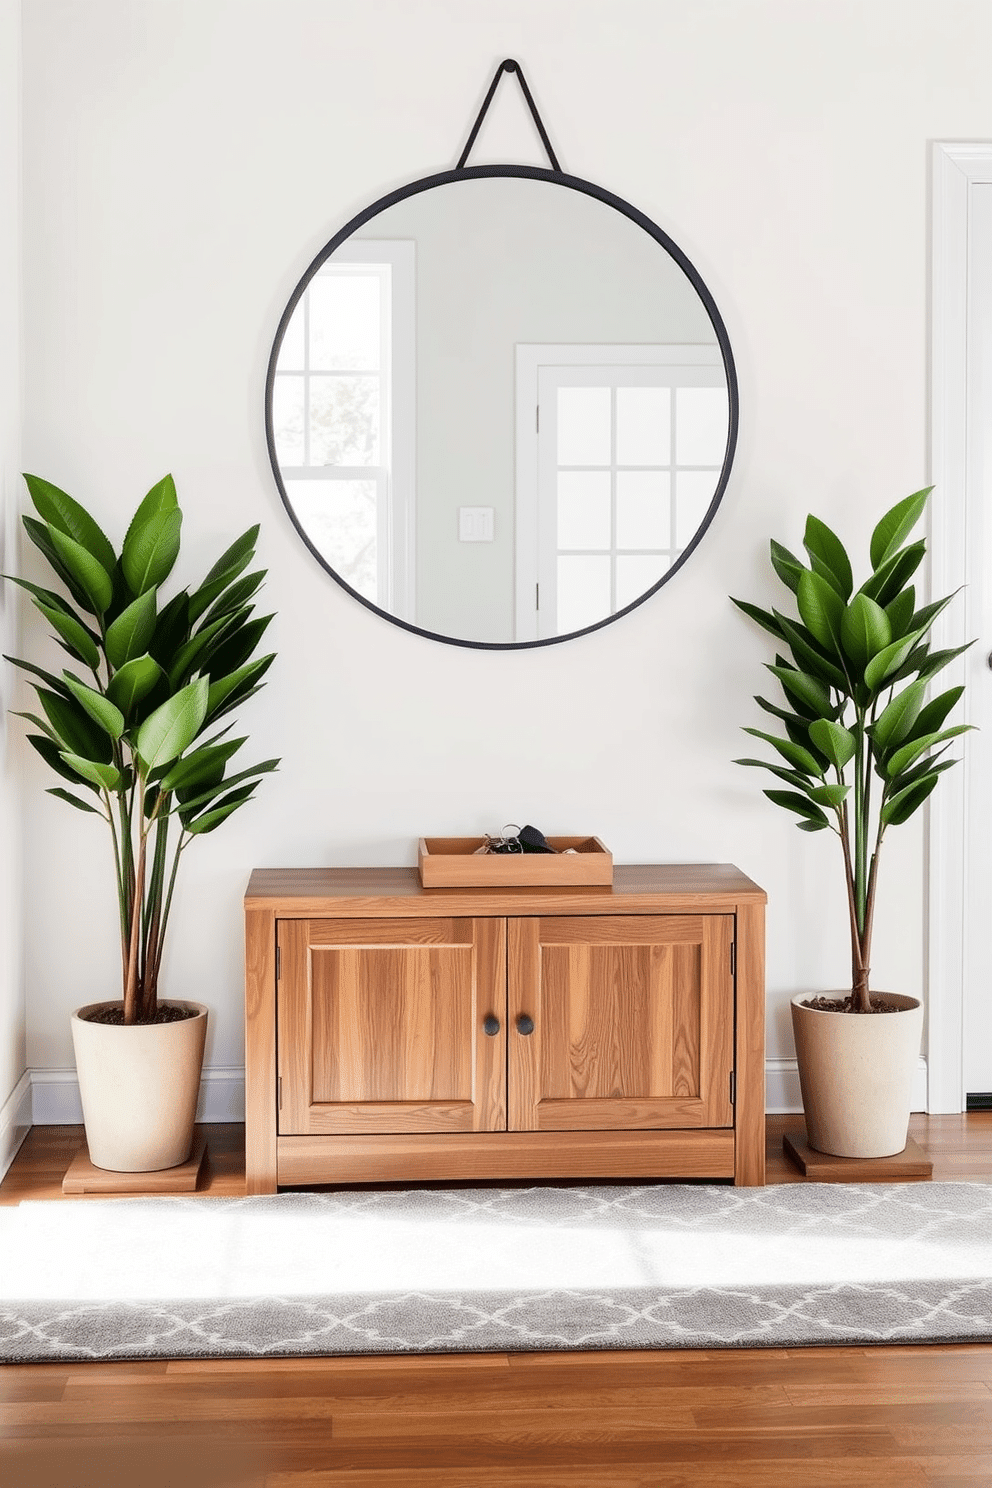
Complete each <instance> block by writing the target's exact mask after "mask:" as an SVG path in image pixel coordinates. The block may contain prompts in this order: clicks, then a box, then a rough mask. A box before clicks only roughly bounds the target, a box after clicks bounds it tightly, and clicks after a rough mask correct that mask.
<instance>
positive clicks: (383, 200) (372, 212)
mask: <svg viewBox="0 0 992 1488" xmlns="http://www.w3.org/2000/svg"><path fill="white" fill-rule="evenodd" d="M492 177H497V178H500V177H518V178H520V179H522V180H527V181H547V182H548V184H549V185H552V186H564V187H566V188H567V189H569V190H571V191H581V192H583V193H584V194H585V195H586V196H592V197H595V198H596V200H597V201H601V202H604V203H605V204H606V205H607V206H608V207H612V208H613V209H614V210H615V211H617V212H620V213H621V214H622V215H623V216H624V217H628V218H630V220H631V221H632V222H635V223H636V224H637V226H638V227H640V228H642V229H643V230H644V232H646V233H648V234H649V236H650V237H652V238H654V240H655V242H657V243H658V244H659V245H660V246H661V247H662V248H663V249H664V250H665V252H666V253H668V255H669V256H670V257H671V258H673V259H674V260H675V262H676V263H677V264H678V266H679V268H680V269H681V270H682V272H683V273H684V274H685V276H686V278H687V279H688V280H689V282H690V284H691V285H692V287H693V288H694V289H695V291H696V293H697V294H698V296H699V298H700V300H701V301H702V303H703V305H704V307H705V309H706V313H707V315H708V316H709V318H710V322H711V324H712V326H713V329H714V331H715V332H716V338H717V342H718V344H719V347H720V355H721V357H722V358H723V368H724V374H725V376H726V379H727V398H728V409H729V422H728V429H727V445H726V450H725V452H724V457H723V466H722V468H721V471H720V477H719V479H718V481H717V484H716V490H715V491H714V493H713V499H712V501H711V502H710V504H709V506H708V508H707V510H706V515H705V516H704V517H703V520H702V522H701V523H700V524H699V526H698V528H697V529H696V531H695V533H694V534H693V538H692V541H691V542H690V543H689V546H688V547H687V548H684V549H683V551H682V552H681V553H680V554H679V556H678V558H677V559H676V560H675V562H674V563H673V564H672V566H671V568H670V569H668V571H667V573H665V574H663V575H662V577H661V578H660V579H659V580H658V582H657V583H656V584H653V585H652V587H651V588H650V589H646V590H645V591H644V593H643V594H641V595H639V596H638V598H637V599H635V600H632V601H631V603H630V604H629V605H625V606H624V608H623V609H622V610H617V611H616V612H615V613H614V614H612V615H607V616H606V617H605V618H604V619H602V620H597V621H596V623H595V624H594V625H587V626H585V627H583V629H581V630H571V631H568V632H567V633H566V634H565V635H558V636H544V637H542V638H541V639H540V640H534V641H470V640H465V639H463V638H462V637H460V636H450V635H441V634H439V633H438V632H437V631H433V630H426V629H424V627H423V626H420V625H414V624H413V623H412V622H411V621H409V620H401V619H400V618H399V617H398V616H396V615H391V614H390V613H389V611H388V610H384V609H382V608H381V607H380V606H379V605H377V604H373V603H372V601H371V600H370V599H366V598H365V596H364V595H362V594H359V593H358V591H357V590H356V589H353V588H352V587H351V585H350V584H349V583H347V582H346V580H344V579H343V578H342V577H341V575H340V574H339V573H337V572H336V571H335V569H333V568H332V567H331V565H330V564H329V563H328V562H327V560H326V559H325V558H324V557H323V555H322V554H321V553H320V552H318V550H317V548H316V547H315V546H314V544H313V543H312V542H311V540H310V538H309V537H308V535H307V533H306V532H305V531H304V530H303V528H302V526H301V525H300V522H299V520H298V518H297V516H296V513H295V511H294V510H293V506H292V503H291V502H290V500H289V497H288V495H287V494H286V488H285V486H284V484H283V479H282V472H281V471H280V468H279V462H278V459H277V457H276V447H275V433H274V430H273V426H272V395H273V389H274V386H275V375H276V366H277V363H278V360H279V352H280V350H281V348H282V343H283V338H284V336H285V334H286V330H287V328H288V326H289V322H290V320H291V319H292V316H293V312H294V311H295V309H296V306H297V305H298V304H299V301H300V299H301V297H302V295H303V293H304V291H305V290H306V288H307V286H308V285H309V283H310V280H311V279H312V278H313V276H314V274H316V272H317V270H318V269H319V268H320V267H321V265H322V264H324V263H325V262H326V260H327V259H328V258H329V257H330V256H331V254H332V253H333V252H334V251H335V249H336V248H340V246H341V244H342V243H345V242H346V241H347V240H348V238H350V237H351V235H352V233H354V232H356V231H357V230H358V228H360V227H364V226H365V224H366V223H367V222H370V221H371V220H372V218H374V217H378V216H379V214H380V213H381V212H384V211H385V210H386V209H387V208H388V207H392V206H395V205H396V203H397V202H401V201H405V200H406V199H407V198H408V197H411V196H417V195H419V194H420V193H421V192H423V191H431V190H433V188H434V187H436V186H447V185H449V184H450V183H452V182H455V181H476V180H481V179H486V178H492ZM739 419H740V400H739V394H738V388H737V370H736V368H735V366H734V358H733V353H732V351H731V349H730V338H729V336H728V335H727V328H726V326H725V325H724V323H723V318H722V316H721V315H720V312H719V310H718V309H717V307H716V302H715V301H714V299H713V296H712V295H711V294H710V292H709V290H708V289H707V287H706V285H705V283H704V282H703V280H702V279H701V278H700V275H699V273H698V271H697V269H696V267H695V265H694V264H693V263H692V262H691V261H690V260H689V259H688V258H687V257H686V255H685V254H684V253H683V252H682V249H681V248H680V247H679V246H678V244H677V243H674V242H673V241H672V239H671V238H670V237H669V236H668V234H667V233H666V232H664V231H663V229H662V228H660V227H659V226H658V225H657V223H655V222H652V221H651V219H650V217H645V215H644V213H643V212H639V211H638V209H637V208H636V207H632V206H631V205H630V203H629V202H626V201H624V200H623V198H622V197H619V196H615V195H614V194H613V192H612V191H607V190H605V188H604V187H602V186H597V185H595V184H594V183H593V182H592V181H585V180H583V179H582V177H581V176H570V175H567V174H565V172H563V171H557V170H546V169H544V168H543V167H541V166H530V165H476V166H462V167H460V168H458V169H456V170H450V171H442V172H441V173H440V174H438V175H433V176H422V177H421V178H420V179H418V180H416V181H411V182H409V184H408V185H406V186H401V187H399V188H398V189H397V190H395V191H391V192H389V193H388V194H387V195H386V196H383V197H380V198H379V200H378V201H375V202H373V203H372V204H371V205H370V206H368V207H366V208H365V209H364V210H363V211H361V212H359V213H358V215H357V216H356V217H353V218H352V219H351V221H350V222H347V223H346V224H345V226H344V227H343V228H341V230H340V232H337V233H335V235H334V237H333V238H331V240H330V242H329V243H326V244H325V246H324V247H323V248H322V249H321V250H320V252H319V253H318V254H317V256H316V258H314V259H313V261H312V262H311V263H310V265H309V266H308V268H307V269H306V272H305V273H304V274H303V276H302V278H301V279H300V281H299V283H298V284H297V286H296V288H295V289H294V290H293V293H292V295H291V296H290V299H289V304H288V305H287V306H286V309H285V310H284V311H283V314H282V318H281V319H280V321H279V326H278V329H277V330H276V335H275V340H274V342H273V344H272V352H271V354H270V356H269V365H268V369H267V371H266V375H265V440H266V444H267V446H268V451H269V463H270V464H271V466H272V473H273V475H274V476H275V481H276V488H277V489H278V492H279V495H280V497H281V499H282V503H283V505H284V506H285V508H286V511H287V512H288V514H289V518H290V521H291V522H292V524H293V526H294V527H295V528H296V531H297V532H298V533H299V535H300V537H301V538H302V540H303V542H304V544H305V545H306V547H307V548H309V550H310V552H311V553H312V554H313V556H314V558H316V560H317V562H318V563H319V564H320V566H321V568H323V569H324V570H325V571H326V572H327V573H329V574H330V576H331V578H332V579H334V581H335V583H337V584H340V586H341V588H342V589H344V590H345V591H346V592H347V593H348V594H350V595H351V597H352V598H353V599H357V601H358V603H359V604H362V605H364V606H365V608H366V609H367V610H371V611H372V612H373V613H374V614H376V615H380V616H381V617H382V619H384V620H388V621H389V623H390V624H391V625H398V626H399V627H400V628H401V629H402V630H408V631H412V632H413V634H414V635H419V636H425V637H426V638H427V639H428V640H431V641H441V642H443V643H444V644H445V645H448V646H466V647H468V648H470V649H471V650H477V651H526V650H533V649H534V647H536V646H557V645H560V644H561V642H562V641H572V640H575V639H576V637H577V636H583V635H589V634H591V633H592V632H593V631H595V630H602V628H603V627H604V626H605V625H612V624H613V623H614V621H616V620H619V619H620V618H621V617H622V616H623V615H629V614H630V612H631V611H632V610H636V609H637V608H638V607H639V606H640V605H642V604H644V602H645V600H648V599H650V598H651V596H652V595H653V594H656V593H657V592H658V590H659V589H660V588H662V586H663V585H664V584H667V583H668V581H669V580H670V579H671V578H672V577H673V576H674V575H675V574H677V573H678V571H679V569H680V568H682V566H683V565H684V564H685V563H686V562H687V560H688V559H689V557H690V556H691V554H692V553H693V552H695V550H696V548H697V547H698V545H699V543H700V542H701V540H702V538H703V536H704V534H705V533H706V530H707V528H708V527H709V525H710V523H711V522H712V520H713V518H714V516H715V515H716V510H717V507H718V506H719V505H720V502H721V501H722V499H723V493H724V491H725V490H726V488H727V482H728V480H729V479H730V471H731V467H732V465H733V461H734V453H735V451H736V448H737V433H738V424H739Z"/></svg>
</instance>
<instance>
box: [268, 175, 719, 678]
mask: <svg viewBox="0 0 992 1488" xmlns="http://www.w3.org/2000/svg"><path fill="white" fill-rule="evenodd" d="M266 433H267V438H268V446H269V456H270V459H271V461H272V468H273V471H274V473H275V477H276V482H277V484H278V487H279V491H280V494H281V496H282V499H283V501H284V503H285V505H286V508H287V510H288V512H289V515H290V517H291V518H292V520H293V523H294V524H295V526H296V528H297V531H298V532H299V534H300V536H301V537H302V538H303V540H304V542H305V543H306V545H307V547H308V548H309V549H310V551H311V552H312V553H313V555H314V557H315V558H317V560H318V561H319V562H320V563H321V564H322V565H323V566H324V567H325V568H326V569H327V570H328V572H329V573H330V574H331V575H332V576H333V577H334V578H335V579H336V580H337V581H338V582H339V583H340V584H342V585H343V586H344V587H345V588H346V589H348V590H349V592H350V593H352V594H353V595H354V596H355V598H356V599H359V600H361V602H362V603H363V604H365V605H368V606H369V607H370V608H372V609H374V610H377V611H378V612H379V613H380V614H382V615H384V616H385V617H386V618H387V619H389V620H392V621H394V622H395V623H396V624H398V625H402V626H405V627H406V628H407V629H409V630H413V631H417V632H418V633H420V634H423V635H428V636H430V637H432V638H434V639H437V640H442V641H447V642H450V643H452V644H454V645H462V646H481V647H497V648H509V647H518V646H536V645H548V644H551V643H553V642H556V641H562V640H566V639H568V638H569V637H571V636H575V635H581V634H582V633H584V632H586V631H589V630H593V629H596V628H597V627H599V626H601V625H606V624H608V623H609V622H610V621H612V620H615V619H617V618H618V616H620V615H623V614H624V613H626V612H627V611H629V610H631V609H632V608H634V606H636V605H638V604H641V603H642V602H643V601H644V600H645V599H646V598H647V597H648V596H649V595H651V594H653V593H654V592H655V591H656V590H657V589H658V588H659V587H660V586H661V585H662V584H664V583H666V582H667V581H668V580H669V579H670V578H671V577H672V575H673V574H674V573H676V572H677V570H678V569H680V568H681V567H682V565H683V564H684V563H685V562H686V560H687V559H688V558H689V556H690V555H691V553H692V552H693V550H694V548H695V547H696V546H697V544H698V543H699V541H700V538H701V537H702V535H703V533H704V532H705V530H706V528H707V526H708V525H709V523H710V521H711V520H712V517H713V514H714V512H715V510H716V507H717V505H718V504H719V501H720V498H721V496H722V494H723V491H724V487H725V485H726V482H727V478H728V475H729V472H730V465H731V461H732V459H733V453H734V447H735V444H736V438H737V384H736V377H735V373H734V365H733V358H732V356H731V352H730V344H729V341H728V339H727V333H726V330H725V328H724V325H723V321H722V320H721V318H720V315H719V312H718V311H717V308H716V306H715V304H714V302H713V298H712V296H711V295H710V293H709V291H708V290H707V289H706V286H705V285H704V284H703V282H702V280H701V279H700V277H699V275H698V274H697V273H696V271H695V269H694V268H693V266H692V264H691V263H690V262H689V261H688V259H687V258H686V257H685V255H684V254H683V253H682V252H681V250H680V249H679V248H678V247H677V246H676V245H675V244H674V243H673V242H672V241H671V239H670V238H669V237H668V236H667V235H666V234H665V233H664V232H663V231H662V230H661V228H659V227H657V226H656V225H655V224H654V223H653V222H651V221H649V220H648V219H647V218H646V217H644V216H643V215H642V214H641V213H640V212H638V211H637V210H636V209H635V208H633V207H631V206H630V205H629V204H628V203H626V202H624V201H621V200H620V199H619V198H618V197H615V196H613V195H611V193H609V192H607V191H604V190H603V189H602V188H600V187H598V186H594V185H592V184H590V183H589V182H587V181H582V180H579V179H577V178H576V177H573V176H567V175H563V174H561V173H560V172H557V171H550V170H541V169H538V168H536V167H529V166H479V167H469V168H466V169H461V170H455V171H449V172H447V173H445V174H443V175H439V176H432V177H429V178H427V179H424V180H421V181H415V182H413V183H412V184H411V185H409V186H406V187H404V188H402V189H401V190H399V191H395V192H393V193H392V194H391V195H389V196H387V197H384V198H383V199H382V200H381V201H378V202H375V203H374V204H373V205H372V206H370V207H369V208H367V209H366V210H365V211H364V212H361V213H360V214H359V215H358V216H357V217H356V218H354V220H353V221H351V222H349V223H348V224H347V226H346V227H344V228H343V229H342V231H341V232H339V233H338V234H337V235H336V236H335V237H334V238H332V239H331V241H330V242H329V243H328V244H327V245H326V247H325V248H323V249H322V251H321V252H320V253H319V254H318V255H317V257H316V258H315V259H314V261H313V263H312V264H311V265H310V267H309V268H308V269H307V271H306V273H305V274H304V275H303V278H302V279H301V280H300V282H299V284H298V285H297V287H296V289H295V291H294V293H293V296H292V298H291V300H290V302H289V304H288V306H287V307H286V311H285V313H284V315H283V317H282V320H281V321H280V324H279V329H278V332H277V335H276V339H275V344H274V346H273V349H272V355H271V357H270V359H269V369H268V377H267V382H266Z"/></svg>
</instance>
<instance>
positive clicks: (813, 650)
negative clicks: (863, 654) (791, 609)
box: [774, 610, 847, 689]
mask: <svg viewBox="0 0 992 1488" xmlns="http://www.w3.org/2000/svg"><path fill="white" fill-rule="evenodd" d="M774 613H775V618H776V619H777V620H778V621H779V622H780V624H781V627H782V632H783V637H782V638H783V640H785V641H787V642H788V643H789V647H790V648H791V651H792V655H793V657H794V659H795V663H796V667H797V669H798V670H799V671H800V672H805V673H806V674H807V675H808V676H811V677H815V678H816V679H817V681H819V682H822V683H823V684H824V686H825V687H839V688H842V689H846V687H847V678H846V676H845V675H844V673H843V672H842V671H841V669H840V667H839V666H837V665H836V663H835V662H833V661H831V660H830V658H829V657H827V656H824V654H823V651H822V650H821V648H820V646H819V645H818V643H817V640H816V637H815V636H814V635H812V634H811V632H810V631H808V630H807V629H806V628H805V626H802V625H795V624H793V622H792V621H791V620H790V619H789V618H788V617H787V616H786V615H780V614H779V612H778V610H776V611H775V612H774Z"/></svg>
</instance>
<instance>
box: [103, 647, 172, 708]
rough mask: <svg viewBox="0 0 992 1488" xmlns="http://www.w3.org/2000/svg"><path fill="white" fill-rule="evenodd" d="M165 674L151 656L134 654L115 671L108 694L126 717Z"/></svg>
mask: <svg viewBox="0 0 992 1488" xmlns="http://www.w3.org/2000/svg"><path fill="white" fill-rule="evenodd" d="M162 676H163V672H162V668H161V667H160V666H159V664H158V662H157V661H156V660H155V659H154V658H153V657H151V656H148V655H145V656H134V657H132V659H131V660H130V661H126V662H125V663H124V665H123V666H122V667H121V669H120V671H119V672H115V673H114V675H113V677H112V678H111V680H110V685H109V686H108V688H107V696H108V697H109V698H110V700H111V702H113V703H116V704H117V706H118V708H120V710H121V712H122V713H123V714H124V716H125V717H126V718H130V717H131V714H132V713H133V711H134V709H135V708H136V707H137V705H138V704H139V703H140V702H141V701H142V699H143V698H146V697H147V696H148V694H149V693H150V692H151V691H152V690H153V689H154V688H155V686H156V684H157V683H158V681H159V679H160V678H161V677H162Z"/></svg>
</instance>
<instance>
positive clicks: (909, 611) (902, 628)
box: [885, 584, 921, 640]
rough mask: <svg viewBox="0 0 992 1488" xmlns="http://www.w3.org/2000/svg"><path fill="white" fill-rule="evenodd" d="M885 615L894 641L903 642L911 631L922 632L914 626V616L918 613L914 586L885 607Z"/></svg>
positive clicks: (904, 590) (917, 626)
mask: <svg viewBox="0 0 992 1488" xmlns="http://www.w3.org/2000/svg"><path fill="white" fill-rule="evenodd" d="M885 613H886V615H887V616H888V618H889V624H890V625H891V627H892V636H893V639H894V640H901V639H902V637H903V636H907V635H909V633H910V631H917V632H918V631H920V629H921V627H920V626H919V625H914V624H913V616H914V614H915V613H916V590H915V589H914V588H913V586H912V584H910V586H909V588H908V589H903V591H902V592H901V593H900V594H897V595H896V597H895V599H893V600H892V601H891V603H889V604H887V605H886V606H885Z"/></svg>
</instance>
